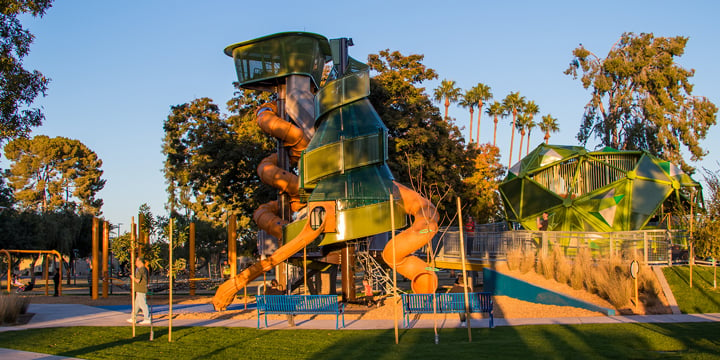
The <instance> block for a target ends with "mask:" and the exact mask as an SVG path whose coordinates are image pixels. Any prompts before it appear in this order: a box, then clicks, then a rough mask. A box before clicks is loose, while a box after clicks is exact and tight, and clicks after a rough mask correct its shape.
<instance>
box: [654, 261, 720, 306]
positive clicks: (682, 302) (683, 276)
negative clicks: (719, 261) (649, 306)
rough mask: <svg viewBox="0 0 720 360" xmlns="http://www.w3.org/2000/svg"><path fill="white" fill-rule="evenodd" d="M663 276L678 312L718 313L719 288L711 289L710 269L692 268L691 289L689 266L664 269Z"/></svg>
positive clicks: (711, 276) (719, 273)
mask: <svg viewBox="0 0 720 360" xmlns="http://www.w3.org/2000/svg"><path fill="white" fill-rule="evenodd" d="M719 270H720V269H719ZM663 274H665V278H666V279H667V281H668V284H669V285H670V289H672V292H673V295H675V300H677V303H678V306H679V307H680V311H682V312H683V313H687V314H692V313H720V287H718V288H717V289H714V288H713V268H712V267H706V266H693V287H692V288H690V286H689V284H690V267H689V266H670V267H665V268H663ZM718 277H720V271H718ZM719 280H720V279H719Z"/></svg>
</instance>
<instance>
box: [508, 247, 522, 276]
mask: <svg viewBox="0 0 720 360" xmlns="http://www.w3.org/2000/svg"><path fill="white" fill-rule="evenodd" d="M522 257H523V254H522V250H520V249H512V250H510V251H508V253H507V266H508V269H510V270H511V271H515V270H520V262H521V261H522Z"/></svg>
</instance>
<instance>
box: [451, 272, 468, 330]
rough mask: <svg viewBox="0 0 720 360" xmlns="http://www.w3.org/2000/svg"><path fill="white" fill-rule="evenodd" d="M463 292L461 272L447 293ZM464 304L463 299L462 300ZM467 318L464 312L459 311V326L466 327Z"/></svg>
mask: <svg viewBox="0 0 720 360" xmlns="http://www.w3.org/2000/svg"><path fill="white" fill-rule="evenodd" d="M464 292H465V282H464V281H463V276H462V274H461V275H459V276H458V277H457V279H455V284H453V287H452V288H450V290H448V293H464ZM468 292H469V289H468ZM463 304H464V300H463ZM466 321H467V318H466V316H465V312H464V311H463V312H461V313H460V326H461V327H467V322H466Z"/></svg>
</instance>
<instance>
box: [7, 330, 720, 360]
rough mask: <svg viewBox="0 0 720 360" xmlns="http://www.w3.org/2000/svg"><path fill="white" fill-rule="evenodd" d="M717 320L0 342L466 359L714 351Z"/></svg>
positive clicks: (160, 355) (55, 335)
mask: <svg viewBox="0 0 720 360" xmlns="http://www.w3.org/2000/svg"><path fill="white" fill-rule="evenodd" d="M717 334H720V323H693V324H602V325H599V324H588V325H573V326H563V325H542V326H518V327H497V328H494V329H486V328H482V329H473V342H472V343H468V341H467V330H466V329H443V330H441V332H440V344H439V345H435V344H434V341H433V339H434V336H433V331H432V329H410V330H400V344H399V345H395V343H394V334H393V330H369V331H355V330H340V331H335V330H331V331H327V330H325V331H323V330H256V329H245V328H211V327H192V328H175V329H173V342H172V343H168V341H167V328H159V329H156V331H155V341H153V342H150V341H148V335H149V329H148V328H147V327H141V328H138V335H137V336H136V337H135V338H131V337H130V335H131V331H130V328H129V327H68V328H50V329H33V330H24V331H8V332H3V333H0V347H6V348H13V349H20V350H26V351H36V352H41V353H48V354H54V355H63V356H73V357H80V358H84V359H120V358H135V359H173V360H180V359H213V358H218V359H220V358H223V359H243V360H245V359H338V360H347V359H413V360H421V359H448V360H450V359H469V358H512V359H516V358H533V359H535V358H572V359H578V358H593V359H597V358H613V359H615V358H642V359H648V358H650V359H652V358H677V357H683V358H711V357H715V358H720V355H718V354H720V341H718V335H717Z"/></svg>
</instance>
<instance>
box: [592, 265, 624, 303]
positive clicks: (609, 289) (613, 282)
mask: <svg viewBox="0 0 720 360" xmlns="http://www.w3.org/2000/svg"><path fill="white" fill-rule="evenodd" d="M594 275H595V276H594V280H595V283H596V284H597V287H598V292H599V294H600V295H601V296H602V297H604V298H605V299H607V301H609V302H610V304H612V305H613V306H614V307H616V308H621V307H623V306H625V305H626V304H627V303H628V302H629V301H630V297H631V296H632V292H633V286H632V281H631V280H630V276H629V274H628V266H627V264H624V263H623V261H622V259H621V258H619V257H616V256H613V257H611V258H610V259H608V260H604V261H602V262H601V263H600V264H599V266H598V267H597V270H596V271H594Z"/></svg>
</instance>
